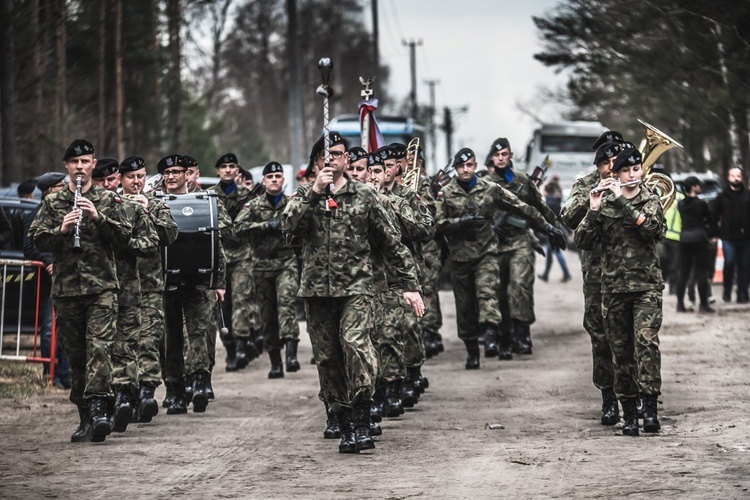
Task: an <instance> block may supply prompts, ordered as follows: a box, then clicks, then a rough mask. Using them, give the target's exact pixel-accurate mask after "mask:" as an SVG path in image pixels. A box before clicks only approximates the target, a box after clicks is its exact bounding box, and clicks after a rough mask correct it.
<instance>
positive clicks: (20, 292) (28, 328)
mask: <svg viewBox="0 0 750 500" xmlns="http://www.w3.org/2000/svg"><path fill="white" fill-rule="evenodd" d="M0 266H2V279H3V290H2V295H1V297H0V360H8V361H22V362H26V363H49V383H52V381H53V380H54V376H55V364H56V363H57V359H56V357H55V353H56V351H57V337H56V335H55V321H54V318H53V321H52V332H51V335H50V349H49V356H48V357H42V353H41V348H40V347H39V342H40V336H39V334H40V331H39V306H40V292H41V284H42V273H46V272H47V270H46V266H45V265H44V263H42V262H37V261H32V260H18V259H0ZM32 333H33V335H34V336H33V343H32V346H31V349H29V348H24V350H25V351H29V350H31V355H30V356H27V355H22V354H21V345H22V343H21V341H22V338H23V336H24V335H25V336H27V337H28V335H30V334H32ZM13 336H15V339H14V340H12V341H11V342H8V344H9V345H10V346H11V348H14V349H12V350H14V351H15V353H14V354H7V353H6V352H5V351H6V349H5V347H6V341H7V340H8V337H11V338H12V337H13ZM27 340H28V339H27Z"/></svg>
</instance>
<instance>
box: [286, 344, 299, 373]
mask: <svg viewBox="0 0 750 500" xmlns="http://www.w3.org/2000/svg"><path fill="white" fill-rule="evenodd" d="M298 344H299V339H291V340H287V341H286V346H285V347H286V371H288V372H289V373H293V372H296V371H299V368H300V366H299V360H298V359H297V345H298Z"/></svg>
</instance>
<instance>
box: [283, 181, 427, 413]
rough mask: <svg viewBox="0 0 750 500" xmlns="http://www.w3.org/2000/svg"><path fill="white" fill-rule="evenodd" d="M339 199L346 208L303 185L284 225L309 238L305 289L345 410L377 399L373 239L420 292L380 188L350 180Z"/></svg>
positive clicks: (310, 321) (321, 370) (319, 354)
mask: <svg viewBox="0 0 750 500" xmlns="http://www.w3.org/2000/svg"><path fill="white" fill-rule="evenodd" d="M333 198H334V200H335V201H336V203H337V204H338V208H336V209H334V210H327V209H326V199H325V197H324V196H322V195H319V194H317V193H315V192H314V191H313V190H312V185H307V186H302V187H300V188H299V189H298V191H297V194H296V195H295V197H293V198H292V199H291V200H290V202H289V204H288V205H287V207H286V209H285V211H284V215H283V225H284V231H285V233H286V234H287V237H291V236H296V237H299V238H300V239H301V240H302V244H303V247H302V252H303V262H304V265H303V268H302V285H301V288H300V292H299V295H300V296H301V297H304V298H305V312H306V314H307V327H308V333H309V334H310V340H311V341H312V345H313V353H314V355H315V360H316V362H317V367H318V375H319V378H320V386H321V399H323V401H324V402H326V403H327V404H328V406H329V407H330V408H331V410H332V411H333V412H334V413H337V414H339V413H345V412H346V411H347V410H348V409H349V408H352V407H353V406H355V405H358V404H360V403H368V402H369V401H370V400H371V399H372V392H373V377H374V376H375V373H376V371H377V367H376V365H377V357H376V354H375V351H374V349H373V345H372V342H371V339H370V336H371V332H372V330H373V315H372V297H373V295H374V289H373V286H374V285H373V268H372V261H371V247H370V242H371V241H372V242H374V243H375V244H376V245H378V247H379V248H380V249H381V251H383V253H384V254H385V256H386V258H387V260H388V261H389V262H391V263H392V264H393V265H394V268H395V270H396V272H397V274H398V275H399V277H400V279H401V283H402V287H403V289H405V290H419V283H418V280H417V276H416V275H415V273H414V271H413V269H410V268H409V267H407V266H406V265H405V264H404V263H405V262H409V261H410V260H411V255H410V253H409V251H408V249H407V248H406V247H405V246H403V245H402V244H401V243H400V242H399V241H398V239H397V237H396V236H395V232H394V230H393V226H392V225H391V224H390V222H389V220H388V218H387V216H386V215H385V213H384V210H383V208H382V206H381V205H380V204H379V203H378V197H377V195H376V194H375V193H374V192H373V191H372V189H370V188H369V187H367V186H364V185H363V184H361V183H358V182H353V181H349V182H347V183H346V184H345V185H343V186H342V187H341V188H340V189H339V190H338V191H337V192H336V194H335V195H334V196H333ZM368 404H369V403H368Z"/></svg>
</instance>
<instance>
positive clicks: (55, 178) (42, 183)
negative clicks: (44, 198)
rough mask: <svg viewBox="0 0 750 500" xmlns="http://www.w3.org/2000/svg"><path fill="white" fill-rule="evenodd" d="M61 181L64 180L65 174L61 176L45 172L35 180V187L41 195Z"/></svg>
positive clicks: (56, 173)
mask: <svg viewBox="0 0 750 500" xmlns="http://www.w3.org/2000/svg"><path fill="white" fill-rule="evenodd" d="M63 179H65V174H61V173H60V172H47V173H46V174H42V175H40V176H39V178H38V179H37V180H36V187H37V188H39V191H41V192H42V193H43V192H45V191H47V190H48V189H49V188H51V187H52V186H54V185H55V184H60V183H61V182H62V181H63Z"/></svg>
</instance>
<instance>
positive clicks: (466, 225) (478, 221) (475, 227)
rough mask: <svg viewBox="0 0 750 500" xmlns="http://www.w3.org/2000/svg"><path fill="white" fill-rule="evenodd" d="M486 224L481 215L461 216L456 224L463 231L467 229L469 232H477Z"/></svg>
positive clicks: (485, 219)
mask: <svg viewBox="0 0 750 500" xmlns="http://www.w3.org/2000/svg"><path fill="white" fill-rule="evenodd" d="M486 222H487V218H486V217H483V216H481V215H462V216H461V218H460V219H458V224H459V225H460V226H461V227H462V228H463V229H469V230H471V231H479V230H480V229H482V228H483V227H484V224H485V223H486Z"/></svg>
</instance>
